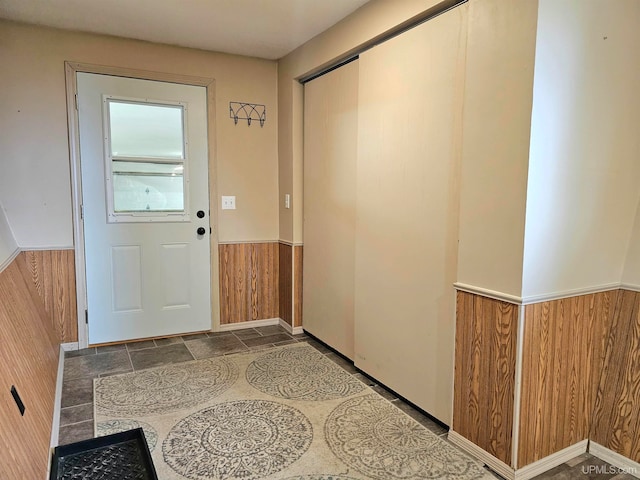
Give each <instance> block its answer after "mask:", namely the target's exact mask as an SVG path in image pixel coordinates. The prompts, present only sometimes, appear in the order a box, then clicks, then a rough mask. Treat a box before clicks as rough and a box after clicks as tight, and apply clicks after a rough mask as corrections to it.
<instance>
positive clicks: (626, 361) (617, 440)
mask: <svg viewBox="0 0 640 480" xmlns="http://www.w3.org/2000/svg"><path fill="white" fill-rule="evenodd" d="M611 319H612V321H611V327H610V329H609V332H608V335H607V339H606V353H605V357H604V365H603V367H602V371H601V375H600V378H599V381H597V380H596V382H597V384H598V388H597V393H596V398H595V402H594V408H593V422H592V425H591V434H590V439H591V440H593V441H594V442H596V443H598V444H600V445H602V446H604V447H606V448H608V449H609V450H613V451H614V452H616V453H619V454H620V455H623V456H625V457H627V458H630V459H631V460H633V461H634V462H640V435H639V432H640V293H639V292H632V291H629V290H619V291H618V298H617V302H616V304H615V308H613V315H612V317H611Z"/></svg>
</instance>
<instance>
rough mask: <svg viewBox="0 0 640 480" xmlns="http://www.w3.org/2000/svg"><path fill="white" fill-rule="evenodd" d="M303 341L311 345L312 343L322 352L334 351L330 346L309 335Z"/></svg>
mask: <svg viewBox="0 0 640 480" xmlns="http://www.w3.org/2000/svg"><path fill="white" fill-rule="evenodd" d="M302 341H303V342H307V343H308V344H309V345H311V346H312V347H313V348H315V349H316V350H318V351H319V352H320V353H332V351H331V350H330V349H329V348H327V347H325V346H324V345H323V344H322V343H320V342H318V341H317V340H314V339H313V338H310V337H307V339H304V340H302Z"/></svg>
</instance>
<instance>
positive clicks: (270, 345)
mask: <svg viewBox="0 0 640 480" xmlns="http://www.w3.org/2000/svg"><path fill="white" fill-rule="evenodd" d="M269 348H273V343H267V344H265V345H254V346H252V347H249V351H250V352H257V351H259V350H267V349H269Z"/></svg>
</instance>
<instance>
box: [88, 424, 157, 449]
mask: <svg viewBox="0 0 640 480" xmlns="http://www.w3.org/2000/svg"><path fill="white" fill-rule="evenodd" d="M135 428H142V431H143V432H144V438H145V439H146V440H147V445H148V447H149V451H151V452H153V450H155V448H156V444H157V443H158V432H156V429H155V428H153V427H152V426H151V425H149V424H148V423H146V422H141V421H139V420H131V419H129V418H122V419H115V420H106V421H104V422H99V423H98V424H96V435H97V436H98V437H104V436H105V435H111V434H112V433H120V432H126V431H127V430H133V429H135Z"/></svg>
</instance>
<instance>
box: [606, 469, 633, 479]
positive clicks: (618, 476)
mask: <svg viewBox="0 0 640 480" xmlns="http://www.w3.org/2000/svg"><path fill="white" fill-rule="evenodd" d="M635 473H636V476H633V475H631V474H629V473H619V474H618V475H616V476H615V477H611V480H638V478H639V477H640V470H639V471H636V472H635Z"/></svg>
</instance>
